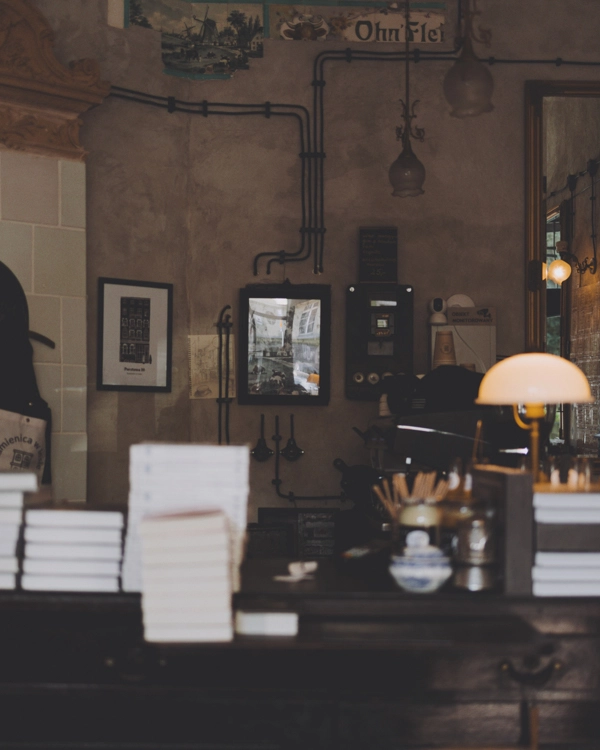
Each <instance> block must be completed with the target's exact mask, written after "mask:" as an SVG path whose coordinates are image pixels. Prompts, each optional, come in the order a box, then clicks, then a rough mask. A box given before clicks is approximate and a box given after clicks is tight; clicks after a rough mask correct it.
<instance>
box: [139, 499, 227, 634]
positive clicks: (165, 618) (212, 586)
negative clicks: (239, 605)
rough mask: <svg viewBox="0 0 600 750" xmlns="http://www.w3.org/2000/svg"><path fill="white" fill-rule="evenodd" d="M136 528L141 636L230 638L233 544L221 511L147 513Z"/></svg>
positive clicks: (225, 519) (225, 518)
mask: <svg viewBox="0 0 600 750" xmlns="http://www.w3.org/2000/svg"><path fill="white" fill-rule="evenodd" d="M139 533H140V538H141V546H142V579H143V584H142V613H143V621H144V637H145V639H146V640H147V641H151V642H171V643H174V642H188V643H189V642H201V641H230V640H231V639H232V638H233V621H232V608H231V606H232V605H231V594H232V591H231V564H230V549H231V544H230V534H229V523H228V520H227V517H226V516H225V514H224V513H223V512H221V511H214V512H210V511H208V512H202V511H198V512H196V511H192V512H189V513H181V514H173V515H156V516H146V517H145V518H144V519H143V520H142V521H141V523H140V527H139Z"/></svg>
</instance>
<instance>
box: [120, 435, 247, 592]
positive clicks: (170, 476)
mask: <svg viewBox="0 0 600 750" xmlns="http://www.w3.org/2000/svg"><path fill="white" fill-rule="evenodd" d="M249 458H250V452H249V449H248V447H247V446H234V445H198V444H180V443H142V444H140V445H132V446H131V449H130V454H129V486H130V489H129V508H128V524H127V536H126V540H125V556H124V560H123V579H122V580H123V589H124V590H125V591H141V590H142V568H141V539H140V523H141V521H142V519H143V518H145V517H146V516H149V515H156V514H163V513H180V512H185V511H207V510H220V511H222V512H223V513H224V515H225V516H226V518H227V521H228V524H229V534H230V540H231V548H230V565H231V582H232V587H233V591H237V590H238V589H239V569H240V565H241V563H242V558H243V550H244V535H245V533H246V523H247V509H248V491H249V481H248V474H249Z"/></svg>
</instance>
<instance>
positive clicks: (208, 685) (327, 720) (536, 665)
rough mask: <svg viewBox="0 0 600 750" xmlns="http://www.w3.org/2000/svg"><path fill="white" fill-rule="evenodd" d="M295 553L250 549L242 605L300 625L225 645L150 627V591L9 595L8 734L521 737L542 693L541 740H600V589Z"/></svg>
mask: <svg viewBox="0 0 600 750" xmlns="http://www.w3.org/2000/svg"><path fill="white" fill-rule="evenodd" d="M285 568H286V564H285V561H282V560H278V561H275V560H256V561H249V562H248V563H247V564H246V566H245V568H244V576H243V589H242V592H241V593H240V594H238V595H237V596H236V600H235V603H236V606H239V607H240V608H244V609H253V610H285V611H296V612H298V613H299V615H300V632H299V635H298V636H297V637H296V638H288V637H283V638H276V637H269V638H266V637H249V636H246V637H237V638H236V640H235V641H234V642H232V643H229V644H222V645H216V644H199V645H177V646H175V645H173V646H161V647H159V646H156V645H152V644H146V643H144V641H143V632H142V625H141V613H140V600H139V597H138V596H135V595H109V594H105V595H90V594H80V595H75V594H73V595H60V594H42V593H40V594H36V593H26V592H5V593H3V594H2V595H0V636H1V638H0V643H1V644H2V645H1V646H0V657H1V658H0V665H1V666H0V695H1V703H0V705H1V706H2V721H1V722H0V748H47V747H51V748H72V749H73V750H75V748H78V749H79V748H81V747H83V746H85V748H98V749H99V748H131V750H133V748H135V749H136V750H141V749H142V748H146V749H148V750H150V748H152V749H153V750H156V749H157V748H167V747H168V748H175V749H181V750H183V748H185V749H186V750H190V748H198V749H201V750H209V748H210V750H233V749H235V750H242V749H245V750H251V749H252V750H257V749H258V748H260V749H261V750H266V749H267V748H268V749H274V748H291V749H294V750H296V749H297V750H300V749H302V750H319V749H320V748H323V749H325V748H327V749H328V750H329V749H333V748H344V750H359V748H360V749H361V750H362V749H363V748H364V749H366V748H369V749H371V748H373V749H379V748H381V749H382V750H388V749H389V750H392V748H393V750H404V749H405V748H417V747H418V748H434V747H444V746H446V745H460V744H461V743H462V744H464V745H471V746H476V747H483V746H485V745H488V746H493V745H501V744H504V745H515V746H517V743H518V742H519V741H522V742H526V740H527V736H526V735H527V725H526V722H524V721H523V720H522V716H523V715H524V714H525V711H524V708H525V706H526V705H527V703H530V702H532V701H535V702H537V704H538V706H539V710H540V729H541V738H540V739H541V742H542V747H543V748H563V750H567V748H568V750H579V749H580V748H585V749H586V750H592V749H594V750H598V748H599V747H600V600H592V599H570V600H564V599H562V600H558V599H531V598H514V597H513V598H509V597H504V596H502V595H499V594H468V593H466V592H458V591H453V590H452V589H451V588H449V589H448V590H445V591H444V592H439V593H437V594H434V595H407V594H404V593H402V592H401V591H400V590H399V589H397V588H396V586H395V584H394V582H393V581H392V580H391V578H390V577H389V576H387V575H385V574H384V573H383V574H382V573H380V574H378V575H377V574H372V575H369V576H363V575H357V574H351V573H350V572H349V571H348V570H347V569H344V568H340V567H339V566H337V565H336V564H335V563H333V562H332V561H323V562H322V563H320V566H319V571H318V574H317V576H316V578H315V580H314V581H305V582H301V583H294V584H287V583H278V582H275V581H273V580H272V576H273V574H275V573H283V572H285ZM51 743H52V744H51ZM478 743H479V744H478Z"/></svg>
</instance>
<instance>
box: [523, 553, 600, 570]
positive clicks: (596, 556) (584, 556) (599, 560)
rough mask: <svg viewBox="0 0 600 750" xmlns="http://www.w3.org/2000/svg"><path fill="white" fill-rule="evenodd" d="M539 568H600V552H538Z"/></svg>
mask: <svg viewBox="0 0 600 750" xmlns="http://www.w3.org/2000/svg"><path fill="white" fill-rule="evenodd" d="M535 564H536V566H538V567H541V566H544V567H545V566H550V567H561V568H562V567H567V566H569V567H571V566H574V567H580V568H583V567H596V566H597V567H600V552H536V553H535Z"/></svg>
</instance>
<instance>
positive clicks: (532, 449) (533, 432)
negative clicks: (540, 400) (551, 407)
mask: <svg viewBox="0 0 600 750" xmlns="http://www.w3.org/2000/svg"><path fill="white" fill-rule="evenodd" d="M544 414H545V411H544V405H543V404H525V416H526V417H527V419H531V422H530V423H529V424H527V422H524V421H523V420H522V419H521V417H520V416H519V408H518V406H517V404H513V415H514V418H515V422H516V423H517V424H518V425H519V427H520V428H521V429H523V430H528V432H529V456H530V458H531V461H530V466H531V473H532V474H533V481H534V482H539V481H540V479H541V477H540V419H542V418H543V417H544Z"/></svg>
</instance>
